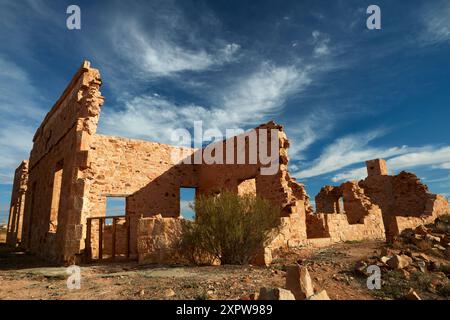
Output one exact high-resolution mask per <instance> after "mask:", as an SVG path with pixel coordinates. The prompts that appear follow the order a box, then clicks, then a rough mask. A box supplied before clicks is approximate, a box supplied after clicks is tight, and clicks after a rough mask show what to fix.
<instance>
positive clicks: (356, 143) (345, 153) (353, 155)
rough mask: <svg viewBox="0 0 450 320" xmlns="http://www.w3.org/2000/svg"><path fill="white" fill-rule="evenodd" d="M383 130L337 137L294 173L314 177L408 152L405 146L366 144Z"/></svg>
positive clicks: (301, 176)
mask: <svg viewBox="0 0 450 320" xmlns="http://www.w3.org/2000/svg"><path fill="white" fill-rule="evenodd" d="M385 132H386V130H384V129H380V130H375V131H371V132H369V133H364V134H355V135H348V136H345V137H342V138H339V139H337V140H336V141H335V142H334V143H333V144H331V145H329V146H327V147H326V148H325V149H324V151H323V152H322V154H321V155H320V156H319V158H317V159H316V160H314V161H313V162H312V164H311V165H309V166H307V167H306V169H304V170H302V171H300V172H296V173H295V174H294V175H295V177H297V178H299V179H301V178H310V177H315V176H319V175H322V174H326V173H330V172H334V171H337V170H339V169H342V168H345V167H347V166H350V165H352V164H355V163H360V162H363V161H365V160H368V159H373V158H379V157H392V156H395V155H399V154H404V153H406V152H408V150H409V149H408V147H406V146H402V147H392V148H387V149H383V148H376V147H370V146H369V145H368V144H369V142H370V141H373V140H375V139H376V138H378V137H381V136H382V135H384V134H385Z"/></svg>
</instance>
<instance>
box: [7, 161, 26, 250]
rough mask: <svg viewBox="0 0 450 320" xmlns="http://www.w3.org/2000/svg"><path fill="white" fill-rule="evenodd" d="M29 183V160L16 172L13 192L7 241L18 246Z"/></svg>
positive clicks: (23, 162)
mask: <svg viewBox="0 0 450 320" xmlns="http://www.w3.org/2000/svg"><path fill="white" fill-rule="evenodd" d="M27 185H28V161H27V160H25V161H22V163H21V164H20V165H19V167H18V168H17V169H16V172H15V174H14V186H13V190H12V193H11V206H10V211H9V220H8V228H7V229H6V230H7V233H6V243H7V244H8V245H10V246H14V247H15V246H16V245H17V244H19V243H20V241H21V239H22V227H23V213H24V210H25V193H26V191H27Z"/></svg>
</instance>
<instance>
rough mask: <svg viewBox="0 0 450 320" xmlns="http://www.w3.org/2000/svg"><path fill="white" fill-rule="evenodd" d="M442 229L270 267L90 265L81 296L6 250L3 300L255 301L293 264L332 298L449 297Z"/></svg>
mask: <svg viewBox="0 0 450 320" xmlns="http://www.w3.org/2000/svg"><path fill="white" fill-rule="evenodd" d="M443 225H446V224H445V223H444V224H440V223H438V224H435V225H432V226H427V227H421V228H418V229H416V230H409V231H407V232H405V233H404V234H403V235H402V236H401V237H399V238H398V239H397V240H396V241H395V242H394V243H393V244H392V245H390V246H386V245H385V244H384V243H382V242H347V243H341V244H337V245H334V246H331V247H327V248H323V249H315V250H313V249H306V248H298V249H296V250H291V251H289V252H284V253H281V254H280V257H279V258H277V259H275V260H274V262H273V264H272V265H271V266H270V267H267V268H265V267H256V266H215V267H191V266H139V265H138V264H137V263H135V262H126V263H114V264H96V265H84V266H81V289H79V290H77V289H73V290H69V289H68V288H67V277H68V275H67V274H66V268H63V267H57V266H51V265H49V264H46V263H44V262H42V261H40V260H39V259H36V258H35V257H33V256H31V255H28V254H24V253H23V252H20V251H15V250H11V249H9V248H7V247H6V246H5V245H1V246H0V283H1V286H0V299H96V300H98V299H199V300H202V299H249V298H250V297H251V296H252V295H253V294H255V293H258V292H259V291H260V288H262V287H269V288H274V287H279V288H284V287H285V281H286V280H285V279H286V269H287V266H292V265H296V264H299V265H301V266H303V267H307V269H308V270H309V274H310V276H311V279H312V283H313V286H314V291H315V292H319V291H321V290H322V289H325V290H326V292H327V293H328V296H329V297H330V298H331V299H332V300H348V299H364V300H366V299H419V298H421V299H449V298H450V286H449V271H450V254H449V242H448V241H447V240H448V239H447V238H446V237H448V236H449V235H450V233H449V232H448V231H449V230H447V229H445V228H447V227H443ZM444 229H445V230H444ZM438 239H439V240H438ZM368 265H377V266H379V268H380V270H381V275H382V281H381V289H379V290H376V289H375V290H369V289H368V288H367V277H368V273H367V266H368Z"/></svg>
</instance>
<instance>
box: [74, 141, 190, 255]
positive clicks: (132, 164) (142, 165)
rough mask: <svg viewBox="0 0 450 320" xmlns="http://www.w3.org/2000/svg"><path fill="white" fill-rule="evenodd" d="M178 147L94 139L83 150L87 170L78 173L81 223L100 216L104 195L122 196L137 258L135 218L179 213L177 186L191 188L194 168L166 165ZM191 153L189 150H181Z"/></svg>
mask: <svg viewBox="0 0 450 320" xmlns="http://www.w3.org/2000/svg"><path fill="white" fill-rule="evenodd" d="M178 149H180V148H176V147H172V146H168V145H164V144H160V143H154V142H146V141H140V140H131V139H125V138H119V137H110V136H103V135H96V136H95V137H94V139H93V140H92V143H91V145H90V152H89V161H88V162H89V166H88V168H87V169H86V170H85V171H84V172H83V176H82V177H83V179H84V180H85V181H86V183H85V201H84V206H83V210H82V219H83V220H84V219H86V218H88V217H102V216H105V213H106V199H107V197H108V196H122V197H125V198H126V208H125V211H126V212H125V213H126V214H127V215H129V216H130V223H131V228H130V231H131V234H130V238H131V240H130V242H131V244H132V245H131V247H130V249H131V254H132V255H136V254H137V247H136V237H137V235H136V230H137V220H138V218H140V217H141V216H144V217H151V216H154V215H157V214H161V215H162V216H164V217H178V216H179V215H180V188H181V187H197V185H198V169H197V168H196V166H195V165H187V164H179V165H174V164H172V163H171V154H172V152H173V151H174V150H175V151H176V150H178ZM183 149H184V151H186V152H187V153H190V154H192V153H193V152H194V150H193V149H186V148H183Z"/></svg>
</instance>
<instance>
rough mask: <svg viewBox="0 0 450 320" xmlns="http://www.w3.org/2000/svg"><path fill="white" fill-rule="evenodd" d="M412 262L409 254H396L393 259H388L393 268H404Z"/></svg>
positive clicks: (388, 263)
mask: <svg viewBox="0 0 450 320" xmlns="http://www.w3.org/2000/svg"><path fill="white" fill-rule="evenodd" d="M411 262H412V259H411V258H410V257H408V256H405V255H402V256H399V255H397V254H396V255H394V256H393V257H392V258H391V259H389V260H388V261H387V265H388V266H389V267H390V268H391V269H396V270H398V269H403V268H406V267H407V266H409V264H410V263H411Z"/></svg>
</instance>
